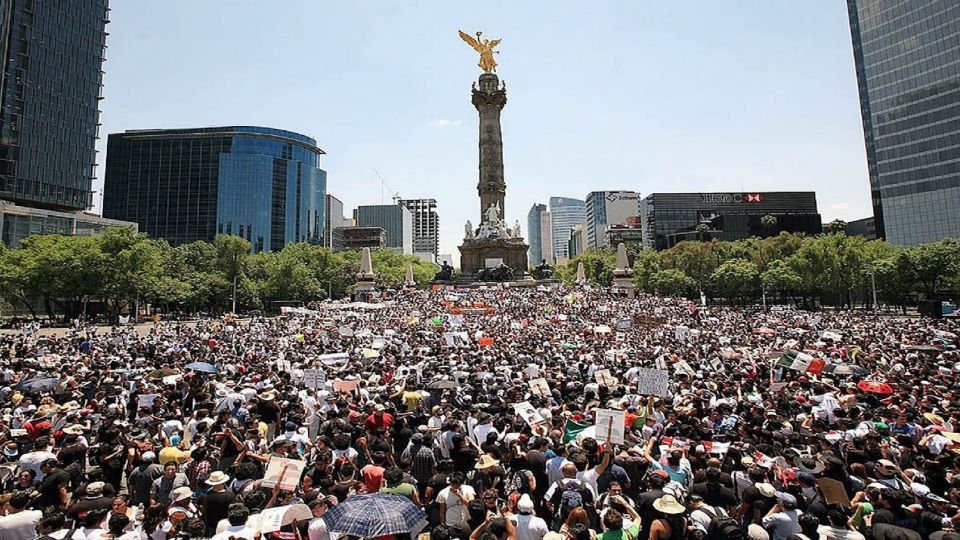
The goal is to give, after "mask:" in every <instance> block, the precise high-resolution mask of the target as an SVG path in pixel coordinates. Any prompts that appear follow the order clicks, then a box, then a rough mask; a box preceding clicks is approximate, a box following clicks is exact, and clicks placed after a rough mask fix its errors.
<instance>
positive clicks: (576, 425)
mask: <svg viewBox="0 0 960 540" xmlns="http://www.w3.org/2000/svg"><path fill="white" fill-rule="evenodd" d="M588 427H590V424H581V423H580V422H574V421H573V420H567V425H566V427H564V428H563V443H564V444H566V443H568V442H570V441H572V440H574V439H576V438H577V435H579V434H580V432H581V431H583V430H585V429H587V428H588Z"/></svg>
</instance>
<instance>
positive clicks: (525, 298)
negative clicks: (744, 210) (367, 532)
mask: <svg viewBox="0 0 960 540" xmlns="http://www.w3.org/2000/svg"><path fill="white" fill-rule="evenodd" d="M313 308H315V309H313ZM27 330H29V331H23V332H16V331H14V332H9V333H5V334H2V335H0V367H2V369H3V372H4V374H5V375H4V376H5V377H6V378H7V382H8V386H9V388H8V389H4V390H3V391H0V415H2V422H0V444H2V447H3V454H2V461H3V463H2V464H0V471H3V472H4V473H5V474H4V475H3V476H0V486H2V492H0V497H5V498H6V501H7V502H6V509H5V514H4V516H2V517H0V540H5V539H7V538H11V539H13V540H32V539H33V538H35V537H36V536H37V535H38V534H40V535H49V536H50V537H51V538H56V539H57V540H63V539H64V538H65V537H66V536H67V535H70V536H71V538H74V539H76V540H82V539H83V538H86V539H87V540H100V539H102V538H115V539H121V540H148V539H149V540H170V539H173V538H174V537H179V538H211V537H212V538H216V539H218V540H220V539H223V540H226V539H228V538H249V539H250V540H254V538H255V537H257V538H260V539H261V540H263V539H264V538H265V537H266V536H268V535H269V536H270V537H271V539H272V540H287V539H290V540H293V539H294V538H309V540H330V539H331V538H336V537H337V535H338V532H337V531H335V530H332V529H331V527H330V526H329V525H330V524H329V523H328V522H327V519H328V518H329V516H328V514H329V513H330V512H331V511H333V509H334V508H335V507H336V505H337V504H338V503H344V502H345V501H351V500H352V498H353V497H358V496H361V495H370V496H374V497H378V496H388V495H393V496H398V497H400V498H402V499H400V500H401V501H405V504H407V505H410V506H411V507H416V508H422V509H423V510H424V512H425V514H426V516H427V517H426V518H425V520H424V523H425V524H426V526H425V528H424V529H423V530H422V531H421V530H418V531H411V532H426V533H430V534H431V538H434V539H435V540H449V539H459V540H466V539H468V538H473V539H476V540H480V539H481V538H482V539H484V540H492V537H496V538H499V539H506V538H516V539H517V540H559V538H561V537H562V538H565V539H568V540H591V539H594V538H603V539H605V540H648V539H658V540H667V539H671V540H673V539H685V538H696V539H698V540H704V539H706V540H710V539H713V538H731V539H736V538H772V539H774V540H794V539H798V540H799V539H803V540H813V539H814V538H828V539H851V540H857V539H859V538H863V537H874V538H876V537H880V536H883V535H890V534H906V535H908V536H909V535H911V534H915V535H917V536H918V537H920V538H923V539H926V538H931V537H934V538H938V537H940V536H945V535H948V534H953V533H954V532H955V531H956V525H957V523H960V514H958V507H960V480H958V479H960V460H958V459H957V455H958V452H960V435H957V434H956V433H955V432H954V431H953V429H955V428H954V427H953V426H958V425H960V380H958V377H960V355H958V351H957V346H958V338H957V335H956V331H957V324H956V323H955V322H953V321H950V320H945V319H944V320H931V319H916V318H900V319H896V320H891V319H887V318H876V317H874V316H872V315H867V314H857V313H852V312H840V311H836V312H823V313H810V312H803V311H793V310H789V309H785V310H779V311H770V312H766V311H763V310H759V309H751V308H742V307H741V308H736V307H704V306H696V305H693V304H691V303H690V302H688V301H685V300H680V299H669V298H659V297H654V296H646V295H641V296H640V297H638V298H636V299H626V298H623V297H620V296H617V295H615V294H614V293H613V291H610V290H600V289H590V288H588V287H580V288H577V289H564V288H553V287H547V286H540V287H530V288H520V287H511V288H503V287H497V286H494V287H488V288H484V289H471V290H461V289H458V290H436V291H434V290H430V291H413V290H405V291H395V292H393V293H392V294H390V295H389V296H388V298H386V299H385V301H383V302H382V303H379V304H359V303H358V304H350V303H346V302H342V303H336V302H327V303H322V304H319V305H316V306H311V309H295V310H289V312H287V313H284V314H283V315H281V316H276V317H259V316H258V317H255V318H252V319H248V320H240V321H237V320H235V319H234V318H233V317H232V316H227V317H224V318H218V319H202V320H200V321H198V322H196V323H189V324H187V323H184V324H172V323H163V322H161V323H157V324H154V325H152V326H141V327H132V326H122V327H116V328H112V329H106V330H104V329H97V328H93V327H85V326H83V325H78V326H76V327H75V328H73V329H70V330H68V331H66V332H64V331H62V330H61V331H59V332H46V331H39V332H38V331H35V330H34V329H33V328H32V327H31V328H28V329H27ZM187 366H191V367H187ZM308 370H310V371H308ZM44 380H46V381H51V382H49V383H43V384H41V383H40V381H44ZM306 381H311V382H310V384H309V385H307V384H306ZM308 386H309V387H308ZM378 494H379V495H378ZM298 504H307V505H308V508H309V512H310V515H311V516H312V519H304V520H300V521H298V522H297V523H296V524H295V525H294V524H286V525H283V526H282V527H281V530H280V531H274V532H270V533H261V532H259V531H258V527H260V521H261V520H260V519H259V517H260V515H261V514H262V512H263V511H264V510H267V509H270V508H276V507H280V506H288V505H298ZM71 531H72V532H71ZM81 537H82V538H81ZM888 537H889V536H888Z"/></svg>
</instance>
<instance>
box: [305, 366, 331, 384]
mask: <svg viewBox="0 0 960 540" xmlns="http://www.w3.org/2000/svg"><path fill="white" fill-rule="evenodd" d="M325 382H327V372H326V371H324V370H322V369H317V368H309V369H305V370H303V386H304V387H305V388H322V387H323V383H325Z"/></svg>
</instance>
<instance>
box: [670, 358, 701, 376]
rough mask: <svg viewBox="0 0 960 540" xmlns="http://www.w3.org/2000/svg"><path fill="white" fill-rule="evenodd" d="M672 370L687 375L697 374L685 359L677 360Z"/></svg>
mask: <svg viewBox="0 0 960 540" xmlns="http://www.w3.org/2000/svg"><path fill="white" fill-rule="evenodd" d="M673 370H674V371H676V372H677V373H683V374H684V375H687V376H688V377H695V376H696V375H697V372H696V371H694V370H693V368H692V367H690V364H688V363H687V361H686V360H678V361H677V363H676V364H674V365H673Z"/></svg>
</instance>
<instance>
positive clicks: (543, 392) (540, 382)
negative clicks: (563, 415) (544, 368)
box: [530, 378, 552, 398]
mask: <svg viewBox="0 0 960 540" xmlns="http://www.w3.org/2000/svg"><path fill="white" fill-rule="evenodd" d="M530 389H531V390H533V393H534V394H536V395H538V396H540V397H545V398H548V397H551V396H552V394H551V393H550V385H549V384H547V380H546V379H543V378H540V379H533V380H531V381H530Z"/></svg>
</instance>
